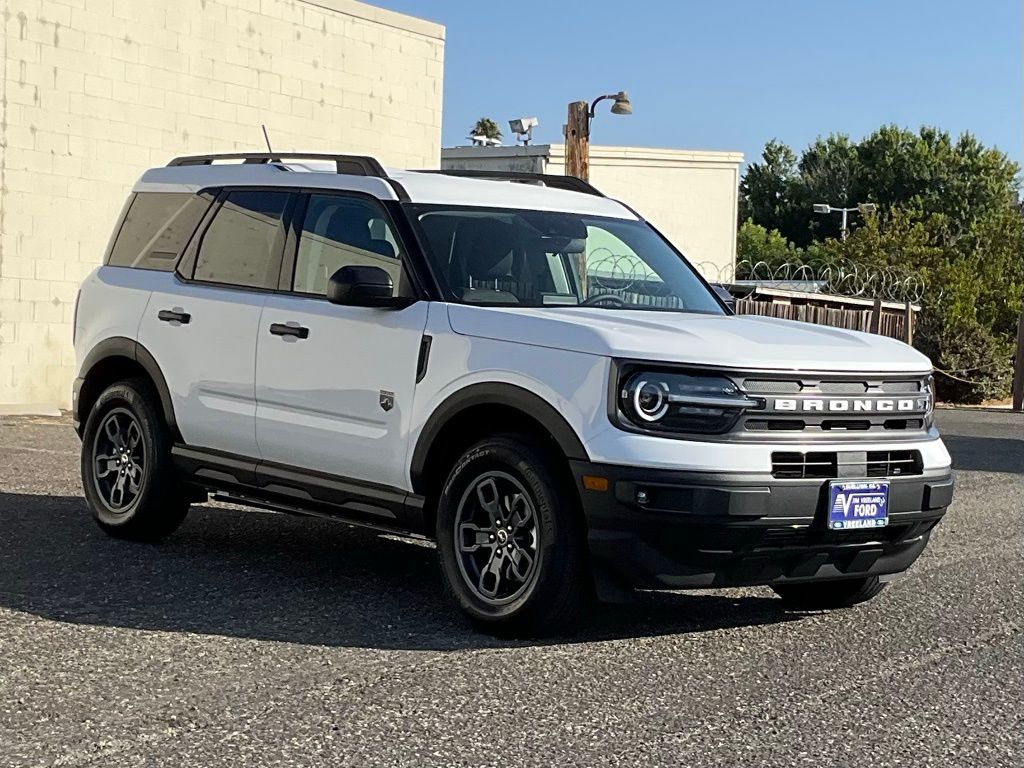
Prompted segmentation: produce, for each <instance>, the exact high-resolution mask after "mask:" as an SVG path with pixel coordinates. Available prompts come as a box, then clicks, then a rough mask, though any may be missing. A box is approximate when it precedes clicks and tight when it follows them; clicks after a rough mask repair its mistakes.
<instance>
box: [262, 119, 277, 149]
mask: <svg viewBox="0 0 1024 768" xmlns="http://www.w3.org/2000/svg"><path fill="white" fill-rule="evenodd" d="M260 127H261V128H262V129H263V138H264V139H266V142H267V151H268V152H269V153H270V154H274V148H273V147H271V146H270V134H269V133H267V125H266V123H264V124H262V125H261V126H260Z"/></svg>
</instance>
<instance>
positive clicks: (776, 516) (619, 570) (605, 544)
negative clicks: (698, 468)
mask: <svg viewBox="0 0 1024 768" xmlns="http://www.w3.org/2000/svg"><path fill="white" fill-rule="evenodd" d="M572 469H573V473H574V475H575V477H576V481H577V484H578V486H579V492H580V498H581V499H582V501H583V510H584V513H585V515H586V518H587V525H588V538H589V544H590V554H591V562H592V565H593V567H594V571H595V576H596V577H597V582H598V587H599V590H600V591H601V593H602V594H603V595H605V596H609V597H613V596H614V593H615V592H616V588H641V589H689V588H695V587H736V586H749V585H759V584H783V583H796V582H805V581H819V580H827V579H842V578H854V577H863V576H875V575H886V574H895V573H900V572H902V571H905V570H906V569H907V568H908V567H909V566H910V565H911V563H913V562H914V560H916V559H917V557H918V556H919V555H920V554H921V552H922V551H923V550H924V547H925V545H926V544H927V543H928V537H929V536H930V534H931V531H932V529H933V528H934V527H935V526H936V525H937V524H938V522H939V521H940V520H941V519H942V515H943V514H944V513H945V511H946V507H947V506H949V504H950V502H951V500H952V495H953V477H952V473H951V471H950V470H949V469H943V470H939V471H926V472H925V473H924V474H922V475H917V476H910V477H899V478H889V482H890V490H889V525H888V526H887V527H885V528H880V529H864V530H854V531H845V532H844V531H830V530H828V528H827V526H826V523H825V517H826V496H827V494H828V480H780V479H776V478H774V477H772V476H771V475H770V474H738V473H731V472H722V473H710V472H683V471H675V470H647V469H643V468H638V467H626V466H619V465H611V464H596V463H591V462H584V461H576V462H573V466H572ZM584 476H596V477H602V478H607V480H608V487H607V490H604V491H600V490H588V489H587V488H585V487H584V484H583V480H582V478H583V477H584Z"/></svg>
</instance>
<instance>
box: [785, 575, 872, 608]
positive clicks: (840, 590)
mask: <svg viewBox="0 0 1024 768" xmlns="http://www.w3.org/2000/svg"><path fill="white" fill-rule="evenodd" d="M772 589H774V590H775V594H777V595H778V596H779V597H781V598H782V599H783V600H784V601H785V602H786V604H787V606H788V607H790V608H795V609H797V610H805V611H828V610H833V609H836V608H849V607H850V606H853V605H857V604H858V603H864V602H867V601H868V600H870V599H871V598H873V597H874V596H875V595H877V594H878V593H879V592H881V591H882V590H883V589H885V583H884V582H882V581H881V580H880V579H879V578H878V577H877V576H868V577H866V578H863V579H843V580H841V581H819V582H815V583H811V584H780V585H778V586H775V587H772Z"/></svg>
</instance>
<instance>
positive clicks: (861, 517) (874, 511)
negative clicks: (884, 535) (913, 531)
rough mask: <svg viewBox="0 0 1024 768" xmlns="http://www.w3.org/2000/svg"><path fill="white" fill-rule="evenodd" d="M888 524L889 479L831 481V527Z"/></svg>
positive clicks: (829, 509) (841, 529) (829, 497)
mask: <svg viewBox="0 0 1024 768" xmlns="http://www.w3.org/2000/svg"><path fill="white" fill-rule="evenodd" d="M888 524H889V481H888V480H833V481H831V482H830V483H829V484H828V527H829V529H830V530H833V531H852V530H861V529H864V528H884V527H885V526H887V525H888Z"/></svg>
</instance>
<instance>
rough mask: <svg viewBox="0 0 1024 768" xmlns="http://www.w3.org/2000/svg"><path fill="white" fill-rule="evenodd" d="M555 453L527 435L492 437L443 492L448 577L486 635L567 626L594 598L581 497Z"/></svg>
mask: <svg viewBox="0 0 1024 768" xmlns="http://www.w3.org/2000/svg"><path fill="white" fill-rule="evenodd" d="M552 459H553V457H550V456H547V455H546V453H545V452H543V451H542V450H540V449H539V448H538V447H536V446H535V445H533V444H532V443H531V442H530V441H529V440H528V439H527V438H525V437H520V436H515V435H502V436H498V437H494V438H489V439H486V440H483V441H481V442H480V443H477V444H476V445H474V446H473V447H472V448H470V449H469V450H468V451H466V453H465V454H463V456H462V458H461V459H459V461H458V462H457V463H456V464H455V467H454V468H453V469H452V471H451V473H450V474H449V476H448V481H447V482H446V483H445V486H444V489H443V491H442V493H441V498H440V501H439V505H438V514H437V542H438V550H439V554H440V559H441V570H442V573H443V576H444V580H445V583H446V585H447V587H448V590H449V592H451V594H452V595H453V596H454V597H455V600H456V601H457V602H458V604H459V606H460V607H461V608H462V610H463V611H464V612H465V613H466V614H467V615H468V616H469V618H470V619H471V620H473V621H474V622H475V623H476V624H477V625H478V626H480V627H481V628H483V629H485V630H486V631H489V632H493V633H496V634H510V635H520V636H528V635H535V634H537V633H539V632H541V631H544V632H546V633H549V632H553V631H557V630H559V629H567V628H569V627H571V626H572V625H574V624H575V622H576V621H577V619H578V617H579V615H580V613H581V610H582V608H583V607H584V606H585V605H586V603H587V602H588V599H589V597H590V592H591V585H590V579H589V578H588V576H587V571H586V560H585V544H584V536H583V531H582V526H581V525H580V523H579V516H578V513H577V507H578V503H577V502H576V501H575V499H574V497H573V494H572V489H571V488H570V487H569V484H568V482H567V481H566V480H565V479H563V478H561V477H560V476H559V475H557V474H556V473H555V471H554V468H555V467H556V466H557V464H556V462H555V461H553V460H552Z"/></svg>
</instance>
